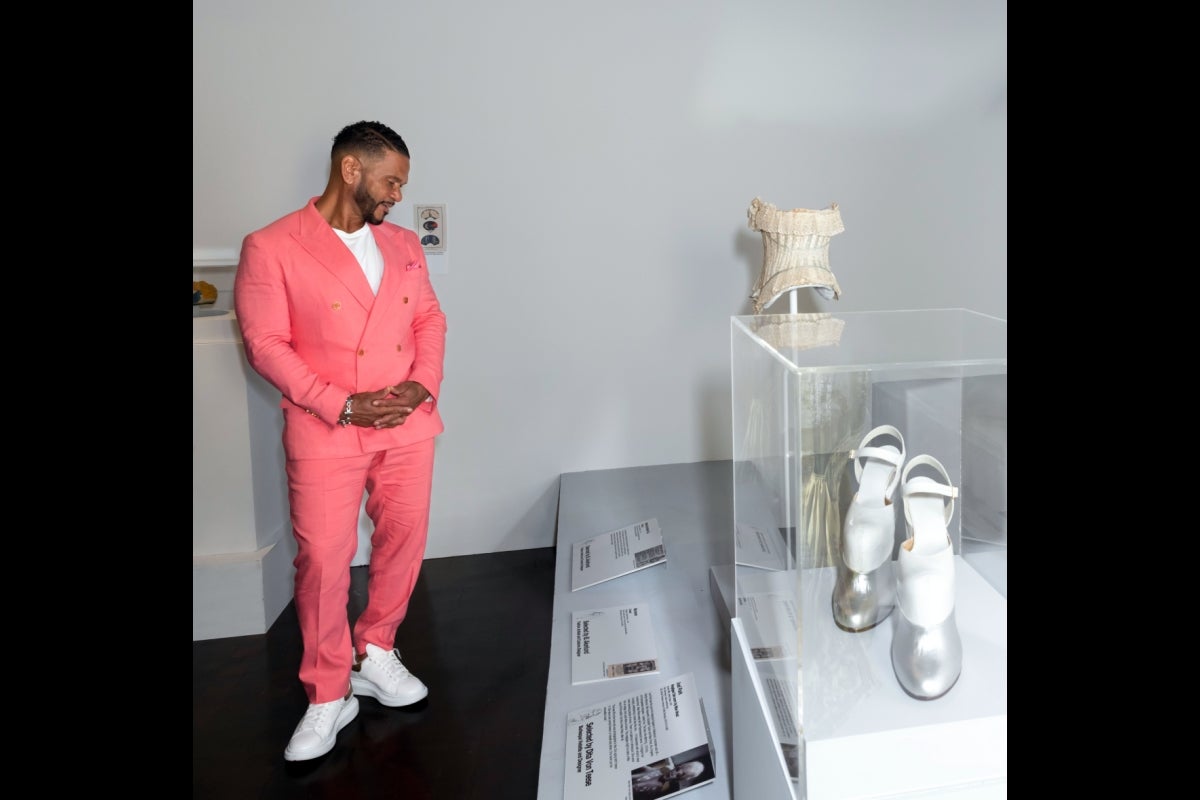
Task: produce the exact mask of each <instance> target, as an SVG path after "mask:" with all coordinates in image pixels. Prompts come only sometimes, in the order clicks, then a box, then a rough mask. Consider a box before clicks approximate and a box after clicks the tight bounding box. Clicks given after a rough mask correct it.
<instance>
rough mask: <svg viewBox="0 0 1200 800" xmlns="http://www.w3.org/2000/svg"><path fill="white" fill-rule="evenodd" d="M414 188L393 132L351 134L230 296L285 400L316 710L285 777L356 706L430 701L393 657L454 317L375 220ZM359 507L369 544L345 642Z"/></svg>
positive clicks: (373, 125)
mask: <svg viewBox="0 0 1200 800" xmlns="http://www.w3.org/2000/svg"><path fill="white" fill-rule="evenodd" d="M408 171H409V152H408V147H407V145H405V143H404V140H403V139H401V138H400V136H399V135H398V134H397V133H396V132H395V131H393V130H392V129H391V128H389V127H388V126H386V125H383V124H382V123H379V122H366V121H363V122H357V123H354V124H353V125H348V126H346V127H345V128H344V129H342V131H341V132H339V133H338V134H337V136H335V137H334V140H333V149H332V154H331V164H330V170H329V182H328V184H327V185H326V186H325V191H324V193H323V194H322V195H321V196H320V197H314V198H313V199H312V200H310V201H309V202H308V204H307V205H305V206H304V207H303V208H301V209H300V210H298V211H294V212H292V213H291V214H288V215H287V216H285V217H282V218H281V219H278V220H276V221H275V222H272V223H271V224H270V225H267V226H266V227H265V228H262V229H260V230H257V231H255V232H253V233H251V234H250V235H249V236H247V237H246V238H245V241H243V243H242V253H241V261H240V263H239V264H238V270H237V277H236V278H235V281H234V305H235V308H236V311H237V317H238V322H239V323H240V324H241V329H242V338H243V340H244V342H245V347H246V357H247V359H248V360H249V362H250V365H251V366H252V367H253V368H254V369H255V370H256V371H257V372H258V373H259V374H260V375H262V376H263V377H264V378H265V379H266V380H267V381H269V382H270V383H271V384H272V385H273V386H274V387H275V388H277V389H278V390H279V391H280V393H281V394H282V395H283V398H282V401H281V402H280V407H281V408H282V409H283V419H284V427H283V448H284V454H285V456H286V460H287V481H288V497H289V501H290V504H291V523H292V532H293V534H294V535H295V537H296V542H297V545H298V551H297V554H296V559H295V562H294V563H295V566H296V586H295V602H296V614H297V616H298V617H299V620H300V631H301V635H302V637H303V640H304V654H303V657H302V660H301V663H300V681H301V683H302V684H303V685H304V689H305V692H306V693H307V695H308V701H309V706H308V710H307V711H306V712H305V714H304V717H303V719H301V720H300V723H299V725H297V726H296V729H295V732H294V733H293V734H292V738H291V740H290V741H289V742H288V745H287V748H286V749H285V750H284V758H285V759H287V760H289V761H304V760H307V759H311V758H317V757H318V756H322V755H324V754H325V753H328V752H329V751H330V750H332V749H333V746H334V744H335V742H336V740H337V734H338V731H340V730H341V729H342V728H344V727H345V726H346V725H348V724H349V723H350V721H351V720H353V719H354V717H355V716H356V715H357V714H358V699H357V698H356V697H355V695H366V696H369V697H373V698H375V699H376V700H377V701H379V702H380V703H382V704H383V705H386V706H404V705H409V704H411V703H415V702H417V701H419V700H421V699H423V698H424V697H425V696H426V695H427V694H428V690H427V689H426V687H425V685H424V684H423V683H422V682H421V681H420V680H419V679H418V678H417V677H416V676H414V675H413V674H412V673H411V672H409V671H408V669H407V668H406V667H405V666H404V664H403V663H402V662H401V661H400V654H399V653H398V652H397V651H396V649H395V646H394V645H395V638H396V630H397V628H399V626H400V623H401V622H402V621H403V620H404V616H405V614H406V612H407V610H408V602H409V598H410V597H411V595H412V591H413V587H414V585H415V584H416V581H417V575H418V573H419V571H420V568H421V562H422V559H423V558H424V555H425V541H426V534H427V531H428V524H429V499H430V491H431V488H432V479H433V453H434V437H435V436H437V435H438V434H439V433H441V432H442V419H441V416H440V414H439V413H438V407H437V397H438V395H439V392H440V387H441V382H442V358H443V354H444V352H445V342H446V317H445V315H444V314H443V313H442V309H441V306H440V304H439V303H438V299H437V296H436V295H435V294H434V291H433V285H432V284H431V283H430V281H429V270H428V269H427V267H426V264H425V254H424V251H423V250H422V249H421V245H420V243H419V242H418V240H417V236H416V234H415V233H413V232H412V231H410V230H406V229H404V228H401V227H399V226H397V225H394V224H392V223H389V222H385V221H384V218H385V217H386V216H387V214H388V212H389V211H391V210H392V207H393V206H394V205H395V204H396V203H399V202H400V199H401V197H402V190H403V187H404V185H405V184H406V183H407V182H408ZM364 490H365V491H366V492H367V503H366V510H367V514H368V515H369V516H370V518H371V521H372V522H373V523H374V525H375V530H374V533H373V534H372V535H371V560H370V565H369V567H368V583H367V605H366V608H365V609H364V610H363V612H362V614H361V615H360V616H359V618H358V619H357V621H356V622H355V625H354V629H353V631H351V629H350V623H349V620H348V618H347V616H346V605H347V603H348V601H349V593H350V564H351V561H352V560H353V558H354V554H355V553H356V552H357V549H358V515H359V508H360V506H361V504H362V498H363V491H364Z"/></svg>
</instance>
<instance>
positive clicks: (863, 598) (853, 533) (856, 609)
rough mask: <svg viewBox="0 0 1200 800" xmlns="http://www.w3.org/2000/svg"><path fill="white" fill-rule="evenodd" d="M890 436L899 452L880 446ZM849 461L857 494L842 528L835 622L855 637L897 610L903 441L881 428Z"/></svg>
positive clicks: (870, 434)
mask: <svg viewBox="0 0 1200 800" xmlns="http://www.w3.org/2000/svg"><path fill="white" fill-rule="evenodd" d="M888 436H890V437H892V438H893V439H895V440H896V441H897V442H898V443H899V445H900V447H899V448H897V447H895V446H894V445H890V444H881V443H878V442H875V440H876V439H880V438H881V437H888ZM872 443H874V444H872ZM850 458H851V459H853V460H854V477H855V478H857V479H858V492H856V493H855V495H854V499H853V500H851V501H850V509H849V511H847V512H846V521H845V523H843V525H842V546H841V558H840V559H839V560H838V563H837V564H836V565H835V566H836V567H837V578H836V580H835V582H834V586H833V621H834V622H836V623H837V626H838V627H839V628H841V629H842V630H844V631H851V632H855V633H856V632H859V631H865V630H870V629H871V628H874V627H875V626H876V625H878V624H879V623H880V622H882V621H883V620H885V619H887V616H888V615H889V614H891V613H892V609H893V608H894V607H895V578H894V576H893V570H892V549H893V548H894V547H895V545H896V506H895V505H894V504H893V503H892V496H893V495H894V494H895V493H896V486H897V485H898V484H899V483H900V467H901V466H902V465H903V464H904V437H903V436H901V435H900V431H898V430H896V428H894V427H892V426H891V425H880V426H879V427H877V428H873V429H871V430H870V431H868V432H867V435H866V436H864V437H863V440H862V442H861V443H860V444H859V446H858V449H857V450H853V451H851V452H850Z"/></svg>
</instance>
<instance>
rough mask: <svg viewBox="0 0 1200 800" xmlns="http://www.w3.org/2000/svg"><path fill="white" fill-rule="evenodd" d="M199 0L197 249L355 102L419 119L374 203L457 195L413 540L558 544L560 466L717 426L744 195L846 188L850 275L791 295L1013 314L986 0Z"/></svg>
mask: <svg viewBox="0 0 1200 800" xmlns="http://www.w3.org/2000/svg"><path fill="white" fill-rule="evenodd" d="M192 9H193V149H192V152H193V164H192V166H193V214H192V221H193V255H194V257H195V256H196V254H197V253H198V252H201V251H204V252H208V251H209V250H210V249H214V248H215V249H216V250H222V249H224V250H227V251H230V252H236V248H237V247H238V246H239V245H240V239H241V236H242V235H244V234H245V233H246V232H248V231H249V230H251V229H253V228H256V227H259V226H261V225H263V224H265V223H267V222H269V221H271V220H272V219H274V218H275V217H277V216H279V215H282V214H284V213H286V212H288V211H291V210H293V209H295V208H297V207H299V206H300V205H301V204H302V203H303V202H304V201H306V200H307V199H308V198H309V197H311V196H313V195H316V194H319V193H320V192H321V190H322V188H323V187H324V185H325V178H326V175H327V169H328V151H329V145H330V143H331V140H332V137H333V135H334V134H335V133H336V132H337V131H338V129H339V128H341V127H342V126H343V125H345V124H347V123H349V122H353V121H356V120H358V119H379V120H382V121H384V122H385V123H387V124H388V125H390V126H392V127H393V128H395V129H396V130H397V131H398V132H400V134H401V135H402V136H403V137H404V138H405V140H406V141H407V143H408V145H409V147H410V149H411V150H412V154H413V164H412V173H411V179H410V184H409V189H408V191H407V195H406V200H405V203H404V204H402V205H401V206H400V207H398V208H397V209H396V210H395V211H393V214H392V217H391V218H392V220H393V221H396V222H399V223H400V224H403V225H407V226H412V224H413V223H412V211H411V204H412V203H445V204H446V205H447V217H448V219H447V222H448V230H447V233H448V235H449V239H448V241H449V242H450V249H449V253H448V256H447V259H446V265H447V268H448V271H447V272H445V273H444V274H433V275H432V278H433V282H434V286H435V288H436V289H437V291H438V294H439V297H440V299H441V302H442V305H443V308H444V310H445V311H446V315H447V319H448V325H449V332H448V337H447V358H446V379H445V383H444V384H443V387H442V397H441V401H440V402H441V410H442V414H443V416H444V418H445V420H446V432H445V433H444V434H443V435H442V436H441V437H440V439H439V442H438V450H437V462H436V468H435V469H436V472H435V479H434V496H433V508H432V521H431V528H430V542H429V548H428V551H427V555H428V556H429V557H439V556H450V555H463V554H470V553H484V552H495V551H502V550H512V549H521V548H529V547H542V546H548V545H550V544H552V543H553V537H554V530H555V514H556V502H557V479H558V476H559V475H560V474H561V473H563V472H572V471H580V470H595V469H607V468H612V467H629V466H642V465H649V464H663V463H682V462H694V461H705V460H712V459H724V458H729V457H730V451H731V447H730V420H729V407H730V398H729V394H730V387H729V317H730V316H732V315H740V314H747V313H750V305H749V300H748V295H749V293H750V289H751V287H752V285H753V283H754V280H755V278H756V277H757V275H758V272H759V268H760V266H761V260H762V247H761V238H760V235H759V234H757V233H755V232H753V231H750V230H749V229H748V228H747V224H746V210H747V208H748V207H749V205H750V201H751V200H752V199H753V198H755V197H761V198H762V199H763V200H766V201H768V202H772V203H774V204H776V205H778V206H780V207H782V208H793V207H806V208H825V207H827V206H828V205H829V203H831V202H837V203H838V204H839V206H840V208H841V214H842V218H843V220H844V222H845V226H846V230H845V232H844V233H843V234H841V235H839V236H837V237H836V238H834V239H833V240H832V243H831V246H830V265H831V267H832V269H833V271H834V273H835V274H836V275H837V278H838V281H839V283H840V285H841V288H842V297H841V299H840V300H838V301H826V300H823V299H821V298H819V297H818V296H817V295H816V293H815V292H813V293H811V296H810V295H809V294H805V295H804V296H803V297H802V303H801V310H802V311H834V312H836V311H861V310H884V309H895V308H940V307H965V308H971V309H975V310H978V311H982V312H984V313H988V314H992V315H995V316H998V317H1003V318H1007V316H1008V299H1007V285H1008V278H1007V270H1008V254H1007V229H1008V220H1007V205H1008V198H1007V174H1008V162H1007V159H1008V155H1007V147H1008V144H1007V138H1008V133H1007V125H1008V117H1007V113H1008V112H1007V3H1006V2H1002V1H1001V0H984V1H982V2H973V3H962V2H959V0H928V1H926V2H916V1H915V0H907V1H906V2H884V0H874V1H872V2H867V0H858V1H857V2H855V1H854V0H842V2H837V3H834V2H787V1H786V0H774V1H771V0H708V1H707V2H688V1H687V0H658V1H656V2H651V1H648V0H607V1H606V2H602V3H592V4H581V3H574V2H563V0H513V1H511V2H508V3H489V2H484V0H475V1H474V2H465V1H463V0H443V1H442V2H438V3H419V4H418V3H412V2H397V1H396V0H387V1H386V2H385V0H360V2H357V3H354V4H342V3H337V2H325V1H323V0H300V1H299V2H297V0H251V1H249V2H248V1H247V0H196V1H195V2H194V3H193V6H192ZM206 275H209V276H212V277H211V278H210V280H211V281H212V282H214V283H218V285H222V284H224V283H227V282H228V281H229V280H230V276H231V270H228V269H225V270H220V269H217V270H197V269H196V268H195V266H194V268H193V277H194V279H195V278H197V277H199V278H204V276H206ZM227 294H228V292H227V291H226V290H224V289H223V296H222V301H225V300H226V297H227ZM779 306H786V303H783V302H781V303H780V304H778V306H777V307H775V308H773V309H772V310H774V311H780V312H782V311H786V307H779Z"/></svg>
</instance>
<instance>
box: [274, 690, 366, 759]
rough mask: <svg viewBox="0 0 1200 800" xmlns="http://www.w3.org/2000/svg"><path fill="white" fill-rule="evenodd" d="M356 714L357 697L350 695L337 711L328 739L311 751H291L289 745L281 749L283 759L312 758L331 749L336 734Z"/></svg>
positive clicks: (318, 756) (334, 742) (335, 741)
mask: <svg viewBox="0 0 1200 800" xmlns="http://www.w3.org/2000/svg"><path fill="white" fill-rule="evenodd" d="M357 716H358V698H357V697H355V696H354V695H350V702H348V703H346V705H345V707H344V708H343V709H342V710H341V711H340V712H339V713H338V719H337V725H336V726H335V727H334V729H333V735H332V736H330V737H329V741H328V742H326V743H325V744H323V745H321V747H320V749H318V750H314V751H313V752H311V753H303V754H302V753H295V752H292V748H291V745H289V746H288V747H287V749H285V750H284V751H283V760H284V761H308V760H310V759H313V758H320V757H321V756H323V755H325V754H326V753H328V752H329V751H330V750H332V749H333V746H334V745H335V744H337V735H338V734H339V733H341V730H342V728H344V727H346V726H347V725H349V724H350V723H351V722H353V721H354V718H355V717H357Z"/></svg>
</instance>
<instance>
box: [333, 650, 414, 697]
mask: <svg viewBox="0 0 1200 800" xmlns="http://www.w3.org/2000/svg"><path fill="white" fill-rule="evenodd" d="M350 686H351V688H353V690H354V693H355V694H362V695H366V696H367V697H374V698H375V699H376V700H378V701H379V702H380V703H382V704H383V705H385V706H392V707H393V708H394V707H396V706H407V705H411V704H412V703H415V702H417V701H418V700H422V699H424V698H425V696H426V695H428V694H429V689H428V688H426V686H425V684H423V683H421V681H420V679H419V678H417V676H416V675H413V674H412V673H411V672H409V671H408V668H407V667H405V666H404V664H402V663H401V662H400V654H399V653H398V652H396V651H395V650H384V649H383V648H382V647H376V646H375V645H373V644H368V645H367V654H366V656H364V657H362V660H361V661H358V662H357V663H355V665H354V667H353V668H352V669H351V670H350Z"/></svg>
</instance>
